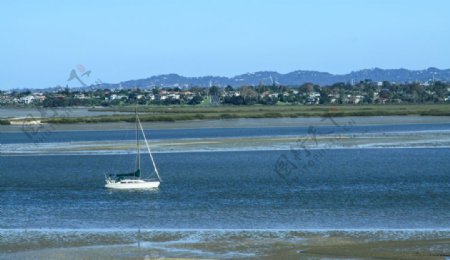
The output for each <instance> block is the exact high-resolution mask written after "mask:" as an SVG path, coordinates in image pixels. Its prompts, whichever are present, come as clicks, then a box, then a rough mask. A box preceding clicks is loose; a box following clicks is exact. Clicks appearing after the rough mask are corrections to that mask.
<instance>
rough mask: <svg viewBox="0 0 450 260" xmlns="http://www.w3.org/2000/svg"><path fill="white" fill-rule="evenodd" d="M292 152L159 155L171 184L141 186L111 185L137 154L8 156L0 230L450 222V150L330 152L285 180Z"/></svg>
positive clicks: (2, 165) (0, 175) (0, 167)
mask: <svg viewBox="0 0 450 260" xmlns="http://www.w3.org/2000/svg"><path fill="white" fill-rule="evenodd" d="M192 131H194V130H192ZM205 131H206V130H205ZM211 131H219V132H220V131H226V130H211ZM242 131H244V132H245V131H250V130H242ZM252 131H256V130H252ZM265 131H272V130H265ZM286 131H288V130H286ZM292 131H293V132H295V131H294V130H292ZM173 133H178V132H177V131H173ZM82 134H88V135H89V134H90V133H82ZM92 134H94V135H95V132H94V133H92ZM107 134H108V135H109V134H114V132H108V133H107ZM160 134H161V136H163V135H164V131H161V132H160ZM179 134H181V132H180V133H179ZM71 135H73V136H74V137H73V138H75V139H76V138H78V137H76V135H77V133H73V134H72V133H71ZM53 138H57V137H53ZM166 138H168V137H167V135H166ZM55 140H56V139H55ZM283 156H286V158H289V160H291V161H292V160H293V159H292V156H291V155H290V154H289V151H245V152H244V151H243V152H193V153H171V154H155V160H156V161H157V163H158V166H159V168H160V172H161V175H162V178H163V183H162V184H161V186H160V188H159V189H158V190H155V191H141V192H129V191H110V190H107V189H105V188H104V187H103V184H104V175H103V174H104V173H105V171H106V172H107V171H125V170H129V169H130V168H132V166H133V156H132V155H126V156H124V155H95V156H92V155H89V156H75V155H70V156H69V155H60V156H55V155H52V156H4V157H0V198H1V203H0V228H25V227H26V228H138V227H140V228H162V229H165V228H168V229H172V228H173V229H178V228H189V229H202V228H206V229H208V228H226V229H231V228H233V229H234V228H237V229H239V228H245V229H256V228H258V229H259V228H263V229H266V228H268V229H320V228H325V229H326V228H331V229H339V228H344V229H345V228H400V229H406V228H408V229H409V228H449V227H450V160H449V156H450V149H447V148H441V149H433V148H430V149H428V148H423V149H349V150H345V149H342V150H338V149H336V150H327V151H326V152H325V153H323V154H322V155H321V156H320V157H318V159H317V160H316V162H315V164H314V166H311V167H309V168H308V169H307V170H306V171H304V172H299V171H295V170H294V171H292V172H291V173H290V174H289V176H287V178H284V179H283V178H281V177H280V175H279V174H278V173H276V172H275V171H274V169H275V167H276V163H277V160H278V159H279V158H281V157H283ZM292 162H293V163H297V162H296V161H292ZM144 165H145V166H146V167H147V168H146V169H144V170H148V169H150V167H149V161H144ZM285 177H286V176H285Z"/></svg>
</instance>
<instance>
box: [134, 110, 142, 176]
mask: <svg viewBox="0 0 450 260" xmlns="http://www.w3.org/2000/svg"><path fill="white" fill-rule="evenodd" d="M135 114H136V146H137V154H138V156H137V169H138V170H140V169H141V149H140V147H139V125H138V114H137V107H136V110H135Z"/></svg>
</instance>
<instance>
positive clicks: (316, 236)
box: [0, 230, 450, 259]
mask: <svg viewBox="0 0 450 260" xmlns="http://www.w3.org/2000/svg"><path fill="white" fill-rule="evenodd" d="M1 234H2V236H3V238H2V240H1V242H0V252H1V253H0V258H1V259H167V258H170V259H174V258H177V259H199V258H202V259H239V258H241V259H322V258H339V259H342V258H345V259H348V258H352V259H354V258H356V259H361V258H364V259H365V258H372V259H373V258H382V259H444V257H445V256H450V231H448V230H440V231H439V230H422V231H420V230H347V231H345V230H344V231H342V230H341V231H340V230H336V231H332V230H331V231H286V230H282V231H276V230H228V231H227V230H200V231H195V230H191V231H189V230H185V231H175V230H174V231H151V230H142V231H141V230H127V231H101V230H97V231H76V230H72V231H48V230H47V231H39V230H28V231H24V230H22V231H17V230H16V231H3V232H1Z"/></svg>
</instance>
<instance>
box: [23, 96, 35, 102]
mask: <svg viewBox="0 0 450 260" xmlns="http://www.w3.org/2000/svg"><path fill="white" fill-rule="evenodd" d="M34 100H35V97H34V96H32V95H28V96H25V97H21V98H20V99H19V103H22V104H31V103H33V101H34Z"/></svg>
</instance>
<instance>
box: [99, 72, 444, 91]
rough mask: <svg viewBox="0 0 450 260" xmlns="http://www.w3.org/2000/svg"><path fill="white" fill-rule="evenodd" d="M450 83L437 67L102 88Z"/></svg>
mask: <svg viewBox="0 0 450 260" xmlns="http://www.w3.org/2000/svg"><path fill="white" fill-rule="evenodd" d="M433 76H434V79H435V80H440V81H450V69H447V70H440V69H437V68H428V69H426V70H407V69H379V68H374V69H364V70H359V71H352V72H351V73H348V74H342V75H336V74H331V73H328V72H319V71H307V70H297V71H293V72H289V73H286V74H281V73H278V72H276V71H259V72H254V73H246V74H242V75H237V76H234V77H231V78H229V77H220V76H202V77H184V76H180V75H178V74H165V75H158V76H152V77H149V78H146V79H137V80H128V81H124V82H121V83H117V84H104V85H103V86H102V87H109V88H117V87H120V86H121V87H123V88H132V87H139V88H147V87H154V86H159V87H168V86H179V87H183V86H209V85H210V84H211V85H216V86H227V85H231V86H234V87H238V86H242V85H258V84H260V83H261V82H262V83H263V84H272V83H276V84H282V85H301V84H303V83H315V84H318V85H322V86H324V85H331V84H334V83H337V82H359V81H362V80H365V79H370V80H372V81H385V80H386V81H391V82H397V83H404V82H413V81H419V82H427V81H431V80H433Z"/></svg>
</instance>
